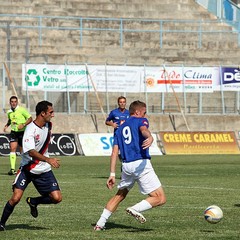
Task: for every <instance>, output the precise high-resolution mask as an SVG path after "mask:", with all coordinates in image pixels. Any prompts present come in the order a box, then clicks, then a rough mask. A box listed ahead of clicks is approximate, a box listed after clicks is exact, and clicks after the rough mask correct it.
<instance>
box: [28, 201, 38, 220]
mask: <svg viewBox="0 0 240 240" xmlns="http://www.w3.org/2000/svg"><path fill="white" fill-rule="evenodd" d="M26 202H27V204H28V205H29V207H30V213H31V215H32V216H33V217H34V218H37V217H38V210H37V206H35V205H33V204H32V203H31V198H30V197H27V199H26Z"/></svg>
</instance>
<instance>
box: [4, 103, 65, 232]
mask: <svg viewBox="0 0 240 240" xmlns="http://www.w3.org/2000/svg"><path fill="white" fill-rule="evenodd" d="M52 117H54V111H53V107H52V103H50V102H48V101H41V102H39V103H38V104H37V105H36V119H35V120H34V121H33V122H31V123H30V124H29V125H28V126H27V128H26V130H25V132H24V136H23V154H22V160H21V163H20V168H19V170H18V172H17V175H16V178H15V181H14V182H13V194H12V197H11V198H10V200H9V201H8V202H7V203H6V205H5V207H4V209H3V213H2V216H1V220H0V231H4V230H5V224H6V222H7V220H8V218H9V216H10V215H11V214H12V212H13V210H14V208H15V206H16V205H17V204H18V203H19V201H20V200H21V198H22V196H23V192H24V190H25V189H26V188H27V186H28V184H29V183H30V182H32V183H33V185H34V186H35V188H36V189H37V191H38V192H39V193H40V196H39V197H27V199H26V202H27V204H28V205H29V207H30V213H31V215H32V216H33V217H34V218H36V217H37V216H38V209H37V206H38V205H39V204H57V203H60V202H61V201H62V194H61V191H60V188H59V185H58V182H57V180H56V178H55V176H54V174H53V172H52V170H51V167H54V168H59V166H60V163H59V159H57V158H50V157H49V154H48V145H49V142H50V137H51V129H52V123H51V118H52Z"/></svg>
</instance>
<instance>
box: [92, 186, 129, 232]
mask: <svg viewBox="0 0 240 240" xmlns="http://www.w3.org/2000/svg"><path fill="white" fill-rule="evenodd" d="M127 194H128V190H127V188H124V189H119V190H118V191H117V193H116V195H115V196H113V197H112V198H111V199H110V200H109V201H108V202H107V204H106V207H105V208H104V209H103V212H102V214H101V216H100V218H99V220H98V222H97V224H96V226H95V227H94V230H95V231H100V230H104V228H105V224H106V222H107V220H108V219H109V218H110V217H111V215H112V213H113V212H115V211H116V209H117V207H118V205H119V204H120V202H122V201H123V200H124V199H125V197H126V196H127Z"/></svg>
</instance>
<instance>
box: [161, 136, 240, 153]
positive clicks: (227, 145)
mask: <svg viewBox="0 0 240 240" xmlns="http://www.w3.org/2000/svg"><path fill="white" fill-rule="evenodd" d="M159 136H160V139H161V143H162V145H163V147H164V151H165V153H166V154H239V153H240V152H239V146H238V142H237V139H236V136H235V133H234V132H160V133H159Z"/></svg>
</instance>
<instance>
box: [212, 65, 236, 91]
mask: <svg viewBox="0 0 240 240" xmlns="http://www.w3.org/2000/svg"><path fill="white" fill-rule="evenodd" d="M220 74H221V76H220V78H217V79H216V80H217V81H216V84H215V87H214V90H218V91H220V90H223V91H239V90H240V69H239V67H236V68H230V67H222V68H220Z"/></svg>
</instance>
